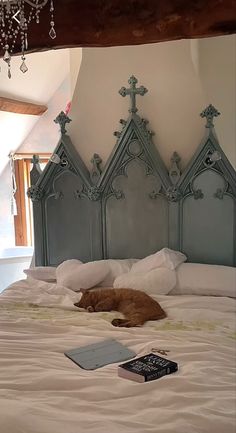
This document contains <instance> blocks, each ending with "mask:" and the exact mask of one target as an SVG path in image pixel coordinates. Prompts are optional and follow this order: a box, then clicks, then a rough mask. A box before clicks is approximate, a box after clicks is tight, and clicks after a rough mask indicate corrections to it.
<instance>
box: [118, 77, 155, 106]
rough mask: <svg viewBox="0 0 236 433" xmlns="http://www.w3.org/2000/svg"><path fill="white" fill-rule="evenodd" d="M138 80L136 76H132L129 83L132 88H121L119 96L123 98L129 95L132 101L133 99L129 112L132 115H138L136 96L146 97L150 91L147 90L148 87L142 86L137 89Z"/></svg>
mask: <svg viewBox="0 0 236 433" xmlns="http://www.w3.org/2000/svg"><path fill="white" fill-rule="evenodd" d="M137 82H138V80H137V78H135V76H134V75H132V76H131V77H130V78H129V80H128V83H129V84H130V87H129V88H128V89H127V88H126V87H121V89H120V90H119V94H120V95H121V96H123V97H125V96H127V95H129V96H130V99H131V107H130V109H129V112H130V113H131V114H133V113H137V111H138V109H137V107H136V95H141V96H143V95H145V93H147V92H148V89H146V87H144V86H140V87H136V84H137Z"/></svg>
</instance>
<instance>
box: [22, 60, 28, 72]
mask: <svg viewBox="0 0 236 433" xmlns="http://www.w3.org/2000/svg"><path fill="white" fill-rule="evenodd" d="M21 60H22V63H21V65H20V70H21V72H23V74H25V72H27V71H28V68H27V66H26V64H25V56H22V57H21Z"/></svg>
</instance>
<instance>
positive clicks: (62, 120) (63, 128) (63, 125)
mask: <svg viewBox="0 0 236 433" xmlns="http://www.w3.org/2000/svg"><path fill="white" fill-rule="evenodd" d="M54 122H55V123H59V125H60V129H61V134H62V135H63V134H66V132H67V131H66V124H67V123H70V122H71V119H70V118H69V117H68V116H67V114H66V113H64V111H61V112H60V113H59V114H58V116H57V117H56V119H55V120H54Z"/></svg>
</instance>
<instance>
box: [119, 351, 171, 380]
mask: <svg viewBox="0 0 236 433" xmlns="http://www.w3.org/2000/svg"><path fill="white" fill-rule="evenodd" d="M177 370H178V364H177V363H176V362H173V361H169V359H165V358H162V357H161V356H158V355H155V354H154V353H149V354H148V355H144V356H141V357H140V358H136V359H132V361H128V362H125V363H124V364H121V365H119V367H118V376H120V377H124V378H125V379H130V380H134V381H136V382H140V383H142V382H148V381H150V380H155V379H159V378H160V377H162V376H165V375H166V374H171V373H174V372H175V371H177Z"/></svg>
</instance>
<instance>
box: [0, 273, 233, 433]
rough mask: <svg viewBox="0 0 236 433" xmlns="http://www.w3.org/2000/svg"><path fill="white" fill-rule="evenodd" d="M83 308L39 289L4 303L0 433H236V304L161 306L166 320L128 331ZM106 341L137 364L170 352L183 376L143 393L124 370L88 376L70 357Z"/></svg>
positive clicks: (9, 293) (22, 290)
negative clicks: (112, 341) (129, 352)
mask: <svg viewBox="0 0 236 433" xmlns="http://www.w3.org/2000/svg"><path fill="white" fill-rule="evenodd" d="M77 299H78V295H77V294H76V293H74V292H71V291H70V290H68V289H65V288H62V287H57V286H56V285H53V284H48V283H42V282H36V281H33V280H31V281H30V280H25V281H20V282H17V283H15V284H14V285H12V286H11V287H10V288H9V289H7V290H6V291H4V292H3V294H2V295H1V296H0V348H1V349H0V420H1V421H0V431H1V433H85V432H87V433H95V432H96V433H151V432H152V433H157V432H160V433H174V432H176V433H211V432H214V433H222V432H223V433H235V428H236V420H235V408H236V389H235V379H236V375H235V373H236V369H235V359H236V344H235V343H236V332H235V331H236V330H235V304H236V302H235V300H234V299H230V298H225V297H207V296H205V297H202V296H158V301H159V302H160V304H161V305H162V307H163V308H164V309H165V310H166V311H167V314H168V318H167V319H165V320H162V321H159V322H148V323H147V324H146V325H145V326H144V327H140V328H131V329H125V328H121V329H119V328H114V327H113V326H112V325H111V324H110V321H111V319H112V318H114V317H115V316H117V313H114V312H112V313H93V314H89V313H86V312H80V311H78V310H77V309H76V308H75V307H73V302H75V301H76V300H77ZM106 338H115V339H117V340H118V341H120V342H122V343H123V344H125V345H127V346H128V347H129V348H131V349H133V350H134V351H135V352H136V353H137V354H138V355H143V354H145V353H149V352H150V351H152V349H155V350H164V351H166V357H167V358H169V359H171V360H173V361H176V362H177V363H178V364H179V371H178V372H177V373H175V374H173V375H170V376H165V377H163V378H161V379H159V380H156V381H153V382H148V383H145V384H138V383H135V382H131V381H128V380H126V379H122V378H119V377H118V376H117V364H112V365H108V366H106V367H103V368H101V369H98V370H94V371H85V370H82V369H80V368H79V367H78V366H76V365H75V364H74V363H73V362H71V361H70V360H69V359H68V358H66V357H65V356H64V355H63V353H64V351H66V350H68V349H71V348H75V347H78V346H82V345H86V344H90V343H94V342H98V341H101V340H103V339H106ZM156 353H158V352H156Z"/></svg>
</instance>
